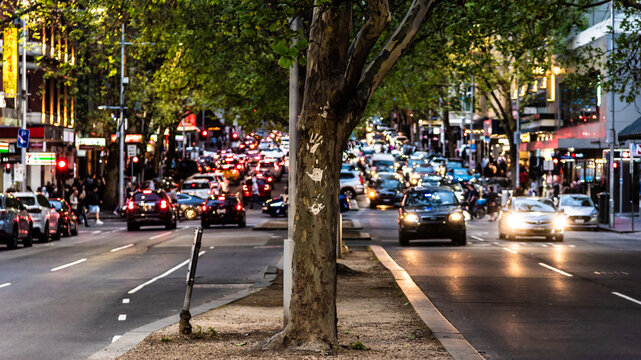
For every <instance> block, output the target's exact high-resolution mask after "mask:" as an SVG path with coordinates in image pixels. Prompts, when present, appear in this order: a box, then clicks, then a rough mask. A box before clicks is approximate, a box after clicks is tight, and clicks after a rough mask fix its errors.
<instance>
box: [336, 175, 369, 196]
mask: <svg viewBox="0 0 641 360" xmlns="http://www.w3.org/2000/svg"><path fill="white" fill-rule="evenodd" d="M363 182H364V181H363V177H362V176H361V175H360V174H359V173H358V172H357V171H345V170H341V173H340V193H341V194H343V195H345V196H347V197H349V198H350V199H355V198H356V195H358V194H363V193H364V192H365V187H364V186H363Z"/></svg>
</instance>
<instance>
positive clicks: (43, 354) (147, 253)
mask: <svg viewBox="0 0 641 360" xmlns="http://www.w3.org/2000/svg"><path fill="white" fill-rule="evenodd" d="M248 213H249V214H248V227H251V226H252V225H254V224H256V223H257V222H258V221H261V220H262V216H263V215H260V214H259V213H258V211H257V210H255V211H252V210H249V211H248ZM198 224H199V223H198V222H195V221H193V222H182V223H180V224H179V226H178V229H176V230H171V231H167V230H164V229H163V228H154V227H149V228H143V230H142V231H139V232H127V231H126V229H125V223H124V222H122V221H120V220H110V221H105V224H104V225H102V226H92V227H90V228H87V229H81V231H80V234H79V235H78V236H77V237H72V238H63V239H62V240H60V241H55V242H50V243H48V244H35V245H34V246H33V247H32V248H22V247H20V248H18V249H17V250H11V251H10V250H6V248H5V247H0V301H1V302H2V307H3V310H2V311H1V312H0V333H1V334H2V336H0V349H2V352H0V359H86V358H87V357H89V356H91V355H92V354H93V353H95V352H97V351H99V350H100V349H102V348H104V347H105V346H107V345H109V343H111V342H112V341H114V340H115V339H117V338H118V337H119V336H121V335H122V334H124V333H126V332H127V331H129V330H132V329H135V328H137V327H140V326H142V325H145V324H148V323H150V322H153V321H155V320H158V319H162V318H165V317H167V316H171V315H175V316H176V321H178V313H179V312H180V310H181V308H182V303H183V299H184V294H185V274H186V270H187V259H188V258H189V254H190V250H191V243H192V240H193V236H194V229H195V226H197V225H198ZM278 244H282V239H281V238H278V237H273V235H272V234H270V233H268V232H257V231H251V228H247V229H237V228H235V227H232V226H228V227H225V228H219V227H218V228H215V227H214V228H211V229H206V230H204V235H203V241H202V253H201V256H200V260H199V262H198V271H197V274H198V276H197V279H196V283H197V285H196V288H195V289H194V294H193V298H192V307H195V306H198V305H200V304H203V303H206V302H209V301H212V300H215V299H218V298H220V297H222V296H225V295H227V294H230V293H233V292H235V291H238V290H239V289H241V288H246V287H249V286H251V284H253V283H254V282H256V281H259V280H261V279H262V278H263V273H264V269H265V267H266V266H267V265H276V264H277V262H278V261H279V260H280V258H281V256H282V248H281V247H279V246H271V245H278Z"/></svg>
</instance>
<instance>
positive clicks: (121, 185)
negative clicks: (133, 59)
mask: <svg viewBox="0 0 641 360" xmlns="http://www.w3.org/2000/svg"><path fill="white" fill-rule="evenodd" d="M121 31H122V34H121V38H120V124H119V125H118V128H119V129H118V137H119V148H120V151H119V156H118V159H119V160H118V161H119V166H118V170H119V171H118V209H121V208H122V204H124V201H125V174H124V171H125V115H124V114H125V111H124V106H125V24H124V23H123V24H122V28H121Z"/></svg>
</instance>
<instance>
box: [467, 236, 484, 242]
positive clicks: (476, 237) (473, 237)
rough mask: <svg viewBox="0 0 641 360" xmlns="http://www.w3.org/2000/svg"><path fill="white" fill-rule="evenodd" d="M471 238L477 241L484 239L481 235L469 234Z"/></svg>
mask: <svg viewBox="0 0 641 360" xmlns="http://www.w3.org/2000/svg"><path fill="white" fill-rule="evenodd" d="M470 237H471V238H472V239H475V240H478V241H485V239H483V238H482V237H479V236H476V235H471V236H470Z"/></svg>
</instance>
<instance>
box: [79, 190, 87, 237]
mask: <svg viewBox="0 0 641 360" xmlns="http://www.w3.org/2000/svg"><path fill="white" fill-rule="evenodd" d="M80 189H81V191H79V194H78V219H81V220H84V224H85V227H89V221H87V212H86V211H85V207H86V206H87V201H86V200H87V193H86V192H85V187H84V186H82V185H81V187H80Z"/></svg>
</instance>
